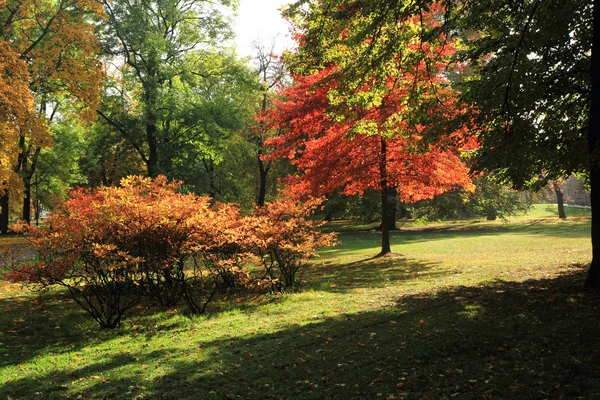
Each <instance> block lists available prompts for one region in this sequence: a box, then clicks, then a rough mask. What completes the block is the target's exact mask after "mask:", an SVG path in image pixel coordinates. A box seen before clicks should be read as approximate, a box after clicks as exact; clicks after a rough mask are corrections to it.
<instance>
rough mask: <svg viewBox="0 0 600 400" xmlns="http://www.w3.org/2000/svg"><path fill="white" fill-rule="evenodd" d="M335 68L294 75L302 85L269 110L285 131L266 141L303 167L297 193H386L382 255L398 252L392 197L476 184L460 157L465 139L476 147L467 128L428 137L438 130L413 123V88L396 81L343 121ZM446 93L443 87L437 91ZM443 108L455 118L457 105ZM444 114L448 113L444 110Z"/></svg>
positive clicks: (269, 118)
mask: <svg viewBox="0 0 600 400" xmlns="http://www.w3.org/2000/svg"><path fill="white" fill-rule="evenodd" d="M335 72H336V67H330V68H326V69H323V70H321V71H319V72H317V73H315V74H313V75H309V76H294V78H295V84H293V85H292V86H290V87H289V88H288V89H286V90H285V91H284V92H283V93H282V96H283V99H282V100H281V101H276V103H275V106H276V107H275V108H274V109H273V110H271V111H269V112H268V113H266V114H265V117H264V120H263V121H264V122H265V123H266V124H268V126H276V127H279V128H280V129H281V130H282V132H283V133H282V134H281V135H279V136H276V137H274V138H271V139H268V140H267V141H266V144H267V145H270V146H273V148H274V150H273V152H272V153H271V154H270V157H286V158H289V159H290V161H291V163H292V164H293V165H295V166H296V167H297V169H298V174H296V175H293V176H290V177H289V178H287V184H288V188H289V189H290V190H291V191H293V192H294V193H297V194H303V195H312V196H322V195H328V194H331V193H333V192H336V191H340V192H341V193H342V194H346V195H353V194H360V193H363V192H364V191H365V190H367V189H376V190H377V191H379V193H380V194H381V203H380V204H381V215H382V218H383V220H382V247H381V254H382V255H384V254H387V253H389V252H390V251H391V248H390V238H389V227H390V226H391V223H390V222H389V221H387V219H388V218H389V217H390V215H391V213H389V212H388V207H389V204H390V197H391V196H395V195H396V193H399V197H400V199H401V200H402V201H405V202H415V201H419V200H422V199H427V198H431V197H433V196H435V195H437V194H440V193H443V192H445V191H447V190H452V189H455V188H457V187H459V186H466V187H469V186H470V182H471V181H470V177H469V175H468V168H467V167H466V166H465V165H464V164H463V162H462V161H461V159H460V156H461V150H460V149H459V148H458V147H457V143H458V142H462V143H463V145H464V146H469V144H472V143H469V135H468V132H467V131H466V130H465V129H462V128H461V129H459V130H456V131H452V132H448V133H447V134H444V135H442V134H438V135H436V136H437V137H436V138H435V139H434V138H433V137H431V136H428V135H427V130H428V129H430V128H431V127H428V126H424V125H417V126H411V125H410V124H409V123H408V121H407V119H405V118H403V116H404V112H405V109H404V107H405V106H404V104H406V102H405V97H406V96H408V95H409V93H410V90H411V88H410V87H406V86H403V85H399V83H398V82H397V81H394V80H391V81H390V82H389V83H388V84H389V90H388V93H387V94H386V95H385V96H383V98H382V99H381V104H379V105H378V106H374V107H369V108H365V109H357V108H355V109H353V110H352V116H353V117H352V119H344V120H343V121H338V120H336V119H335V117H334V116H332V115H331V114H330V110H331V100H330V96H331V93H333V92H335V88H336V86H337V84H336V82H335V81H334V80H331V79H330V78H331V76H333V75H334V74H335ZM438 94H440V92H438ZM448 101H450V103H448V104H441V105H440V107H441V108H443V109H444V111H443V112H445V113H447V117H448V118H451V117H452V115H453V114H454V113H455V112H456V110H455V109H454V108H453V104H452V103H451V97H450V98H448ZM437 112H442V111H441V110H437Z"/></svg>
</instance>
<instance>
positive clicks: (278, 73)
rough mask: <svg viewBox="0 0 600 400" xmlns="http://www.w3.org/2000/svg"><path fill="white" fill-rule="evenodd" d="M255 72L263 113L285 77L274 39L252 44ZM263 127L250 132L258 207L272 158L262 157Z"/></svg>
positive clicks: (262, 199)
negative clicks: (266, 43) (256, 173)
mask: <svg viewBox="0 0 600 400" xmlns="http://www.w3.org/2000/svg"><path fill="white" fill-rule="evenodd" d="M254 51H255V60H256V72H257V74H258V79H259V82H260V90H261V92H262V96H261V99H260V111H259V113H264V112H266V111H267V109H268V108H269V107H270V106H271V105H272V97H273V95H274V91H275V89H276V88H278V87H279V88H281V87H282V84H283V80H284V78H285V74H286V73H285V64H284V63H283V60H282V59H281V57H280V56H277V55H276V54H275V39H273V40H272V41H271V44H270V46H268V47H267V46H266V45H265V44H264V43H256V44H255V45H254ZM262 128H263V127H262V126H260V123H259V125H258V126H254V127H253V129H252V132H251V133H250V135H251V136H250V140H251V142H253V143H254V145H255V146H256V163H257V166H258V194H257V198H256V204H257V205H258V206H260V207H262V206H264V205H265V199H266V196H267V184H268V177H269V172H270V171H271V167H272V166H273V165H272V162H273V160H268V159H265V158H263V155H264V152H265V149H264V139H265V137H267V132H266V131H265V130H264V129H262Z"/></svg>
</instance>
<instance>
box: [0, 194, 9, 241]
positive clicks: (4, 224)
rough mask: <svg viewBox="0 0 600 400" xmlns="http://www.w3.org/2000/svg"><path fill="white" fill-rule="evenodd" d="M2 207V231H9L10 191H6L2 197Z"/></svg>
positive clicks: (0, 198) (0, 219) (0, 221)
mask: <svg viewBox="0 0 600 400" xmlns="http://www.w3.org/2000/svg"><path fill="white" fill-rule="evenodd" d="M0 207H2V214H0V233H3V234H6V233H8V193H5V194H4V195H3V196H2V197H0Z"/></svg>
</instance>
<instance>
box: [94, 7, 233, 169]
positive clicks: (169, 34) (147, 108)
mask: <svg viewBox="0 0 600 400" xmlns="http://www.w3.org/2000/svg"><path fill="white" fill-rule="evenodd" d="M102 3H103V5H104V9H105V11H106V14H107V15H108V19H107V22H106V24H105V25H104V27H103V28H104V29H103V34H104V39H105V40H104V46H105V51H106V53H107V55H108V56H110V57H113V59H114V60H115V61H116V62H117V63H118V61H119V60H123V61H124V63H125V65H126V67H125V66H123V67H122V68H121V67H119V70H120V72H121V73H122V74H124V75H123V79H125V80H132V81H133V82H135V85H134V88H133V91H131V92H129V93H128V98H127V101H129V102H134V103H137V104H139V106H136V105H135V104H133V105H132V104H130V105H129V106H128V107H127V108H126V109H131V108H137V110H135V111H136V112H137V115H136V117H137V120H136V121H134V122H135V123H134V124H130V123H129V122H133V121H131V118H130V116H131V115H127V114H126V113H125V114H124V113H123V112H122V110H121V108H114V107H112V108H110V109H106V108H105V109H102V110H101V111H100V113H99V115H100V117H101V118H102V119H103V120H104V121H105V122H106V123H107V124H109V125H110V126H112V127H113V128H114V129H115V130H116V131H117V132H118V133H119V134H120V135H122V137H123V138H125V139H126V140H128V141H129V142H130V143H131V144H132V145H133V146H134V147H135V149H136V150H137V152H138V153H139V156H140V158H141V159H142V160H143V162H144V164H145V165H146V169H147V173H148V175H149V176H151V177H154V176H157V175H158V174H159V172H160V171H161V170H162V169H165V168H168V166H169V164H170V159H169V154H168V153H167V152H165V151H164V148H165V147H168V146H169V145H170V143H171V142H172V140H173V138H172V137H171V136H170V135H169V134H168V132H166V130H165V129H161V125H162V128H164V126H165V125H166V124H168V123H169V120H168V110H167V113H165V112H164V110H162V109H161V107H162V106H163V104H161V96H162V95H163V93H164V91H165V90H166V89H167V88H169V86H170V85H171V84H172V83H173V81H174V80H175V79H177V78H178V77H180V76H181V75H182V74H184V73H192V74H198V75H201V76H207V75H211V74H215V73H216V74H218V73H220V71H218V70H215V69H200V68H199V66H200V65H201V64H203V63H202V61H203V57H204V56H205V55H206V54H207V52H206V50H207V47H210V46H212V45H214V44H215V43H217V42H219V41H222V40H223V39H224V38H225V37H226V36H227V35H228V26H227V21H226V19H225V18H224V17H223V15H222V14H221V13H220V11H219V10H220V8H219V6H230V5H231V4H232V2H231V1H229V0H221V1H219V2H211V1H207V0H186V1H180V0H153V1H146V0H134V1H103V2H102ZM208 53H210V52H208ZM208 55H209V56H210V54H208ZM204 66H206V64H204ZM115 94H117V93H115V92H114V91H113V92H110V93H109V95H115ZM165 114H166V115H165ZM165 118H167V119H166V120H165ZM126 122H127V123H126ZM161 164H163V165H161ZM164 172H169V171H164Z"/></svg>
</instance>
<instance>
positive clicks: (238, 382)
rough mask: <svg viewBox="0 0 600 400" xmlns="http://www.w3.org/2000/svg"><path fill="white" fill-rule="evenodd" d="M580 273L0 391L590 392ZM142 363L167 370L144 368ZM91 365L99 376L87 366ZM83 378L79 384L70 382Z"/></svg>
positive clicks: (598, 387) (246, 394)
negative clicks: (154, 372) (151, 375)
mask: <svg viewBox="0 0 600 400" xmlns="http://www.w3.org/2000/svg"><path fill="white" fill-rule="evenodd" d="M581 277H582V274H581V271H576V272H574V273H573V274H571V275H569V274H567V275H562V276H559V277H558V278H555V279H548V280H536V281H526V282H522V283H514V282H502V281H498V282H495V283H493V284H490V285H487V286H481V287H456V288H451V289H448V290H446V291H441V292H438V293H437V294H435V295H419V296H405V297H402V298H399V299H397V304H396V306H394V307H388V308H383V309H380V310H378V311H370V312H364V313H357V314H348V315H339V316H338V317H336V318H332V319H328V320H316V321H310V322H308V321H307V324H306V325H303V326H295V327H293V328H290V329H285V330H282V331H279V332H276V333H272V334H266V335H265V334H256V335H250V334H248V335H245V336H241V335H240V333H239V332H232V334H231V335H232V336H231V337H230V338H229V339H227V340H219V341H213V342H206V343H203V342H199V341H198V340H197V339H195V340H194V341H190V342H189V344H188V348H187V349H185V350H182V349H168V348H164V349H148V351H147V352H146V353H144V354H141V355H139V356H138V358H137V359H134V358H133V357H131V356H129V355H122V354H117V355H112V356H111V357H109V358H106V359H101V360H99V361H98V362H97V363H96V364H94V365H88V366H83V367H82V368H81V369H79V370H77V371H74V372H71V373H67V372H61V371H57V372H55V373H52V374H48V375H44V376H38V377H37V379H32V378H30V377H27V378H19V377H15V378H14V379H13V380H11V381H9V382H6V383H5V384H4V386H3V387H2V392H3V394H5V395H10V396H11V397H14V398H18V399H29V398H39V396H37V397H36V396H35V395H34V394H33V391H36V390H40V391H42V392H44V391H45V393H47V395H46V396H44V398H48V399H54V398H56V399H62V398H69V397H68V396H67V394H66V390H67V389H62V388H65V387H71V389H69V390H71V391H70V392H69V395H71V396H72V398H75V397H77V396H78V395H81V396H82V398H92V396H93V398H118V399H131V398H134V397H135V396H137V397H135V398H138V399H142V398H144V399H150V398H152V399H212V398H214V399H228V398H244V399H258V398H261V399H291V398H313V399H325V398H327V399H349V398H352V399H355V398H356V399H358V398H367V399H374V398H386V397H387V398H401V397H403V398H432V399H442V398H461V399H463V398H473V399H482V398H505V399H536V398H539V399H542V398H578V397H579V398H585V399H593V398H600V335H598V329H599V328H600V313H599V311H600V303H599V300H600V297H599V296H598V295H596V294H588V293H583V292H581V291H579V288H580V287H581V286H582V282H581ZM177 352H179V353H177ZM140 363H141V364H147V366H146V368H151V367H149V366H148V365H150V366H151V365H162V366H163V367H165V366H166V367H167V368H166V369H165V371H167V372H165V373H163V374H161V375H160V376H159V377H155V378H153V379H152V380H147V379H146V376H147V375H148V374H146V373H145V370H144V368H143V367H136V366H139V364H140ZM153 363H154V364H153ZM146 371H147V369H146ZM100 374H104V375H103V376H106V377H107V381H106V382H103V381H101V380H93V379H92V378H91V377H90V376H91V375H100ZM81 378H84V379H87V380H88V386H86V387H85V388H83V389H81V390H76V389H73V388H72V387H73V382H74V381H77V379H81ZM35 388H38V389H35ZM53 388H54V389H53ZM61 390H62V391H61Z"/></svg>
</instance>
